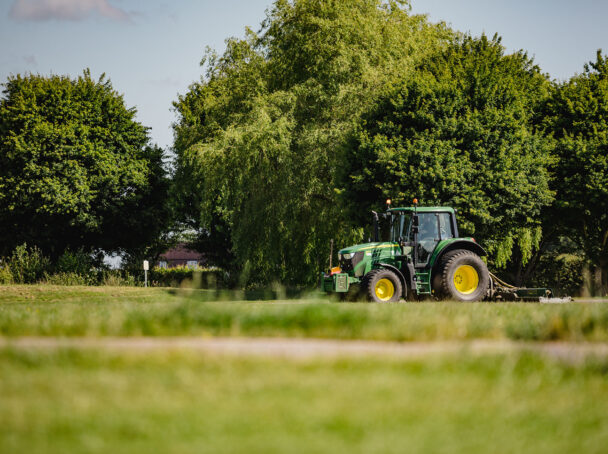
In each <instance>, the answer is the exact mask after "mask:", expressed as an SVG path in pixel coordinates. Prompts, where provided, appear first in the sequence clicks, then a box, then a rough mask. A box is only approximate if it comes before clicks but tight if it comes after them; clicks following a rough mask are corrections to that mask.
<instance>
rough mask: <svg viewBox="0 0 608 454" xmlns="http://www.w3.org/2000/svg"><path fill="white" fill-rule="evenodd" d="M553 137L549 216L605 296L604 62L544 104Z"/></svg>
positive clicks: (607, 87) (607, 156)
mask: <svg viewBox="0 0 608 454" xmlns="http://www.w3.org/2000/svg"><path fill="white" fill-rule="evenodd" d="M547 109H548V116H547V119H546V123H547V126H548V128H549V129H550V130H552V131H553V133H554V134H555V138H556V140H557V145H556V147H555V157H556V159H555V163H554V165H553V166H552V173H553V186H554V188H555V191H556V193H557V195H556V201H555V215H556V217H559V219H560V222H561V223H562V224H563V225H564V226H566V227H568V228H569V229H570V230H569V233H571V234H573V236H574V238H576V239H577V241H578V242H579V244H580V247H581V249H582V250H583V251H584V253H585V255H586V256H587V258H588V259H589V260H590V262H591V264H592V265H593V266H594V267H595V268H596V270H597V272H598V275H599V282H598V284H599V286H600V292H601V294H603V295H606V294H608V57H604V56H602V53H601V51H598V52H597V58H596V60H595V62H591V63H589V64H587V65H585V69H584V72H583V73H582V74H580V75H576V76H574V77H572V78H571V79H570V80H569V81H568V82H565V83H563V84H560V85H559V86H558V87H557V89H556V90H555V92H554V93H553V96H552V97H551V99H550V100H549V102H548V103H547Z"/></svg>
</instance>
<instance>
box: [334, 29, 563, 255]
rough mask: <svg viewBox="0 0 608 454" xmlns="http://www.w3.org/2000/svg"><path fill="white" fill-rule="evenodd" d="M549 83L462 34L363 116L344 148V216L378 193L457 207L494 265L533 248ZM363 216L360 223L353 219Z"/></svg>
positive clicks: (546, 199)
mask: <svg viewBox="0 0 608 454" xmlns="http://www.w3.org/2000/svg"><path fill="white" fill-rule="evenodd" d="M548 93H549V82H548V81H547V80H546V78H545V77H544V76H543V75H542V74H541V73H540V70H539V68H538V67H537V66H535V65H533V63H532V60H531V59H530V58H528V56H527V55H526V54H525V53H523V52H517V53H514V54H511V55H505V53H504V48H503V46H502V45H501V44H500V39H499V38H497V37H494V39H491V40H490V39H488V38H487V37H485V36H482V37H481V38H472V37H468V36H465V37H461V38H458V39H456V40H454V42H453V43H452V44H451V45H450V46H449V47H448V48H447V49H445V51H443V52H441V53H439V54H436V55H433V56H431V57H429V58H428V59H426V60H425V61H424V62H423V63H422V64H421V65H420V66H419V69H418V71H417V72H416V73H415V74H414V75H413V77H408V78H404V79H402V81H401V82H400V83H398V84H396V86H395V88H394V89H393V90H392V91H391V92H389V93H388V94H387V96H386V97H385V98H384V99H383V100H382V101H381V102H380V103H378V105H377V106H376V107H375V108H374V109H373V110H372V111H371V113H370V114H369V115H368V116H367V117H366V118H365V119H364V121H363V122H362V124H361V126H360V128H359V130H358V131H357V133H356V134H355V135H354V138H353V143H352V146H351V147H350V149H349V150H348V152H347V154H346V159H345V162H346V163H348V164H347V165H346V166H345V168H344V171H345V172H344V175H343V177H342V179H343V181H344V201H345V203H349V204H350V206H351V213H352V216H353V217H355V216H356V215H357V214H358V213H359V214H365V215H366V214H367V213H368V212H369V210H370V209H372V208H379V207H380V205H379V203H382V201H383V200H384V199H385V198H386V197H392V198H393V199H394V200H395V201H396V203H397V204H401V203H402V204H408V205H409V204H410V203H411V200H412V198H414V197H418V198H419V199H420V201H421V203H422V204H424V205H450V206H454V207H456V208H457V209H458V214H459V222H460V225H461V230H462V232H461V233H465V234H467V233H468V234H470V235H474V236H477V237H478V238H479V240H481V242H482V243H483V244H484V245H485V246H486V247H487V249H488V250H489V252H490V254H491V259H492V260H493V262H494V264H495V265H497V266H499V267H501V266H504V265H506V263H507V261H508V260H509V259H510V258H511V256H512V252H513V249H514V246H518V250H520V251H521V255H522V258H523V261H524V262H525V261H526V260H527V259H529V257H530V256H531V254H532V250H533V248H534V247H535V246H538V243H539V241H540V236H541V229H540V213H541V209H542V208H543V207H545V206H547V205H548V204H549V203H550V202H551V200H552V192H551V190H550V189H549V176H548V172H547V165H548V163H549V149H550V147H549V141H548V140H546V139H545V137H544V136H543V135H542V134H539V133H536V132H535V127H534V124H535V122H536V121H537V120H536V114H537V106H538V104H539V102H540V101H542V100H543V99H546V97H547V96H548ZM362 221H363V219H360V222H362Z"/></svg>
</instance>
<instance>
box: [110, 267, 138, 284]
mask: <svg viewBox="0 0 608 454" xmlns="http://www.w3.org/2000/svg"><path fill="white" fill-rule="evenodd" d="M139 284H140V283H139V282H136V281H135V277H134V276H133V275H132V274H131V273H129V272H128V271H125V270H103V271H102V272H101V275H100V285H103V286H106V287H135V286H137V285H139Z"/></svg>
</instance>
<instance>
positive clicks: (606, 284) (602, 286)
mask: <svg viewBox="0 0 608 454" xmlns="http://www.w3.org/2000/svg"><path fill="white" fill-rule="evenodd" d="M597 275H598V276H597V283H598V290H599V296H608V259H607V258H605V257H601V258H600V261H599V264H598V267H597Z"/></svg>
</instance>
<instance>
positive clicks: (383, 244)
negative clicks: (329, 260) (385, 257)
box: [338, 242, 399, 254]
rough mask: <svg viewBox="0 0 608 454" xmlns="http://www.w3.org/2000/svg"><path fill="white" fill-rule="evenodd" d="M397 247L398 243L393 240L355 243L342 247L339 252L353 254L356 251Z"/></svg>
mask: <svg viewBox="0 0 608 454" xmlns="http://www.w3.org/2000/svg"><path fill="white" fill-rule="evenodd" d="M390 248H395V249H399V244H398V243H392V242H380V243H363V244H355V245H354V246H349V247H346V248H344V249H340V251H338V254H353V253H355V252H361V251H363V252H370V253H371V252H373V251H375V250H377V249H388V250H390Z"/></svg>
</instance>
